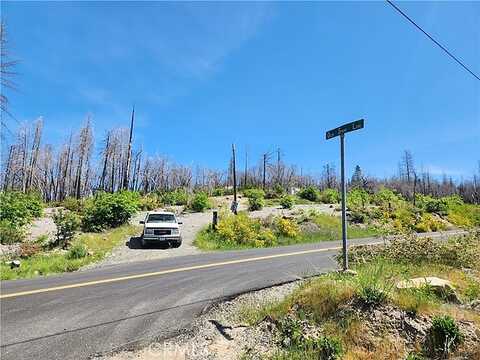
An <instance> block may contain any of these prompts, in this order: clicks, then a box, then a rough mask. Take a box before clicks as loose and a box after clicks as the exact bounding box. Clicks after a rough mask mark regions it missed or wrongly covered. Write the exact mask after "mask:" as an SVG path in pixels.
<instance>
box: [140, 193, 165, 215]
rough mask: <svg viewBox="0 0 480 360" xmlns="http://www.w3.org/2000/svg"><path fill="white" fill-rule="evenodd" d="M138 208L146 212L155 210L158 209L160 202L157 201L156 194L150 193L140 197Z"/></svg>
mask: <svg viewBox="0 0 480 360" xmlns="http://www.w3.org/2000/svg"><path fill="white" fill-rule="evenodd" d="M139 207H140V209H141V210H146V211H150V210H155V209H157V208H158V207H160V201H159V199H158V196H157V194H155V193H151V194H147V195H145V196H142V197H141V198H140V205H139Z"/></svg>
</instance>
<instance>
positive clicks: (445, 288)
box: [397, 276, 461, 304]
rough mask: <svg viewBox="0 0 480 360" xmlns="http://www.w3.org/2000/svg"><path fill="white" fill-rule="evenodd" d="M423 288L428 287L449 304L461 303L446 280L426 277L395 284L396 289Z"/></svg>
mask: <svg viewBox="0 0 480 360" xmlns="http://www.w3.org/2000/svg"><path fill="white" fill-rule="evenodd" d="M423 287H429V288H430V289H431V290H432V291H433V292H434V293H435V294H437V295H438V296H440V297H442V298H444V299H445V300H447V301H449V302H452V303H456V304H459V303H461V301H460V299H459V298H458V295H457V293H456V292H455V288H454V287H453V285H452V283H451V282H450V281H448V280H444V279H440V278H438V277H435V276H426V277H418V278H413V279H408V280H403V281H400V282H398V283H397V289H412V288H415V289H420V288H423Z"/></svg>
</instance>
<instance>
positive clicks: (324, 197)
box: [319, 189, 340, 204]
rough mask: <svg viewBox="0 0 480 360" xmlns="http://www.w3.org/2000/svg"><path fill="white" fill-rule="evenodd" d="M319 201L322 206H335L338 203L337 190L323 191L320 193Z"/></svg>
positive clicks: (338, 195)
mask: <svg viewBox="0 0 480 360" xmlns="http://www.w3.org/2000/svg"><path fill="white" fill-rule="evenodd" d="M319 200H320V201H321V202H322V203H324V204H337V203H339V202H340V193H339V192H338V190H337V189H325V190H323V191H322V192H321V193H320V196H319Z"/></svg>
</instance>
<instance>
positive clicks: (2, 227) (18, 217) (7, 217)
mask: <svg viewBox="0 0 480 360" xmlns="http://www.w3.org/2000/svg"><path fill="white" fill-rule="evenodd" d="M42 209H43V204H42V201H41V198H40V196H39V195H38V194H36V193H27V194H24V193H22V192H19V191H0V243H1V244H13V243H16V242H21V241H23V240H24V239H25V226H26V225H28V224H30V223H31V221H32V220H33V219H34V218H36V217H39V216H41V214H42Z"/></svg>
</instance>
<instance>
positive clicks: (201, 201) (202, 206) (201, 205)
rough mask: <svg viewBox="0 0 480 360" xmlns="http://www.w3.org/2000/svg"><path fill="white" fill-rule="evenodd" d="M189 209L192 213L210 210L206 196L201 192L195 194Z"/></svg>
mask: <svg viewBox="0 0 480 360" xmlns="http://www.w3.org/2000/svg"><path fill="white" fill-rule="evenodd" d="M189 207H190V208H191V209H192V210H193V211H197V212H203V211H204V210H206V209H209V208H211V207H212V205H211V203H210V200H209V198H208V195H207V194H206V193H204V192H203V191H202V192H198V193H196V194H195V196H194V197H193V200H192V202H191V203H190V206H189Z"/></svg>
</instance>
